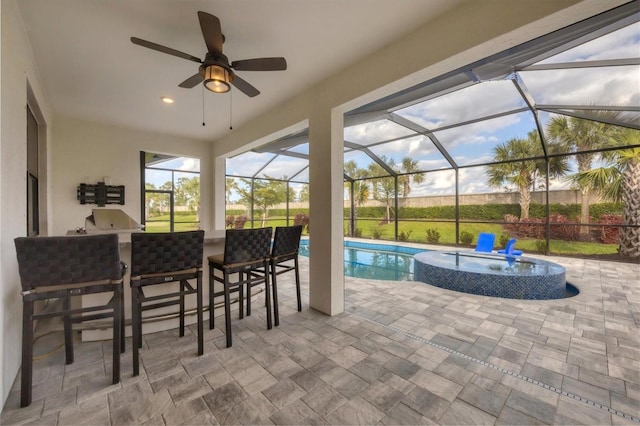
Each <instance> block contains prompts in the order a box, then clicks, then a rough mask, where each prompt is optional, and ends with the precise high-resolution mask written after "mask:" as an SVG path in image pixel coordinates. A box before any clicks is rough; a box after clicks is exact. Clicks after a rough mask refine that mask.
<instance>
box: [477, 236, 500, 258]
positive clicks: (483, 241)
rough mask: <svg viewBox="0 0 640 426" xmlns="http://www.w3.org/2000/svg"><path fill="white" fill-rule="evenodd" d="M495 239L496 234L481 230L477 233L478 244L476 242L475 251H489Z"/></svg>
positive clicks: (491, 249)
mask: <svg viewBox="0 0 640 426" xmlns="http://www.w3.org/2000/svg"><path fill="white" fill-rule="evenodd" d="M495 240H496V235H495V234H491V233H488V232H481V233H480V234H478V244H476V249H475V251H478V252H482V253H491V252H492V251H493V243H494V242H495Z"/></svg>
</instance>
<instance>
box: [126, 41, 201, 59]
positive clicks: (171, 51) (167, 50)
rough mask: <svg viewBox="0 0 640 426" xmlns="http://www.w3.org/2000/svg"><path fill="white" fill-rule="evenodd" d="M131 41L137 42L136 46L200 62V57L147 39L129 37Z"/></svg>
mask: <svg viewBox="0 0 640 426" xmlns="http://www.w3.org/2000/svg"><path fill="white" fill-rule="evenodd" d="M131 43H133V44H137V45H138V46H142V47H146V48H148V49H153V50H157V51H158V52H162V53H166V54H168V55H173V56H177V57H178V58H182V59H186V60H188V61H193V62H197V63H199V64H201V63H202V61H201V60H200V58H196V57H195V56H193V55H189V54H188V53H184V52H181V51H179V50H176V49H172V48H170V47H166V46H162V45H160V44H156V43H152V42H150V41H147V40H142V39H141V38H137V37H131Z"/></svg>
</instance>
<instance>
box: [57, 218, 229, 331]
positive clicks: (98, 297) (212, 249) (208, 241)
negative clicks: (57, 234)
mask: <svg viewBox="0 0 640 426" xmlns="http://www.w3.org/2000/svg"><path fill="white" fill-rule="evenodd" d="M107 232H109V231H97V232H96V231H94V232H91V234H96V233H107ZM112 232H113V231H112ZM76 234H77V233H76V231H69V232H67V235H76ZM117 234H118V239H119V241H120V260H122V261H123V262H124V263H126V264H127V265H129V264H130V263H131V232H117ZM224 235H225V231H224V230H217V231H209V232H205V241H204V258H203V262H202V263H203V264H202V267H203V273H202V289H203V302H204V305H205V307H207V306H208V300H209V264H208V262H207V256H211V255H213V254H217V253H222V252H224ZM129 280H130V275H129V270H127V273H126V274H125V277H124V312H125V323H126V327H125V334H126V336H131V325H130V324H131V287H130V285H129V282H130V281H129ZM167 285H172V286H175V287H176V290H177V289H178V286H179V284H178V283H170V284H167ZM218 286H219V284H218V283H216V291H217V290H218ZM154 287H156V288H154ZM158 287H160V288H161V289H162V291H160V292H159V293H166V289H167V288H166V287H165V286H149V287H146V288H145V294H146V295H147V296H153V295H154V294H155V293H156V292H158V290H159V289H158ZM220 289H221V288H220ZM106 297H108V296H107V295H105V294H95V295H88V296H83V297H82V306H83V307H84V306H92V305H97V304H99V303H105V302H106V300H103V299H104V298H106ZM221 300H222V299H221ZM185 305H186V306H185V308H186V310H187V311H188V313H189V315H187V316H186V318H185V321H186V324H193V323H195V322H196V315H195V314H196V299H195V296H191V297H187V298H186V299H185ZM176 309H177V308H176V307H167V308H165V309H164V311H163V310H162V309H158V310H154V312H153V314H154V317H155V316H157V315H165V314H171V313H173V312H175V311H176ZM217 312H220V313H222V312H223V310H222V309H220V310H217ZM204 318H205V319H207V318H209V315H208V313H207V312H206V311H205V314H204ZM110 324H111V323H110V322H108V324H107V323H105V324H100V325H98V326H95V327H93V328H89V329H85V328H84V327H82V328H81V329H82V340H84V341H93V340H108V339H111V337H112V334H111V333H112V332H111V329H110V327H109V325H110ZM178 326H179V322H178V318H177V316H175V315H167V318H164V317H160V318H156V319H154V320H152V321H143V325H142V333H143V334H148V333H155V332H158V331H163V330H171V329H174V328H178ZM89 327H91V324H89Z"/></svg>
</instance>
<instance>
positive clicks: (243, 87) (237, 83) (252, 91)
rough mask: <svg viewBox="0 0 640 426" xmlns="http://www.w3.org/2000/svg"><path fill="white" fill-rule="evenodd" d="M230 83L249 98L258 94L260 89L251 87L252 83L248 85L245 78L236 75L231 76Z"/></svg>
mask: <svg viewBox="0 0 640 426" xmlns="http://www.w3.org/2000/svg"><path fill="white" fill-rule="evenodd" d="M231 84H233V86H234V87H235V88H236V89H238V90H240V91H241V92H242V93H244V94H245V95H247V96H249V97H250V98H253V97H254V96H258V95H259V94H260V91H259V90H258V89H256V88H255V87H253V86H252V85H250V84H249V83H247V82H246V81H245V80H243V79H241V78H240V77H238V76H237V75H234V76H233V80H232V81H231Z"/></svg>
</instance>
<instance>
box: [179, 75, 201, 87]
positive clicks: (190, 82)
mask: <svg viewBox="0 0 640 426" xmlns="http://www.w3.org/2000/svg"><path fill="white" fill-rule="evenodd" d="M202 80H204V77H202V74H200V73H197V74H194V75H192V76H191V77H189V78H188V79H186V80H185V81H183V82H182V83H180V84H178V86H180V87H182V88H184V89H191V88H192V87H196V86H197V85H198V84H199V83H202Z"/></svg>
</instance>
